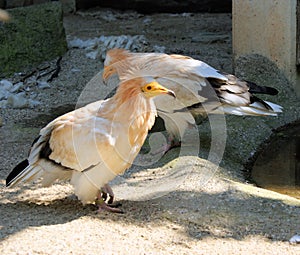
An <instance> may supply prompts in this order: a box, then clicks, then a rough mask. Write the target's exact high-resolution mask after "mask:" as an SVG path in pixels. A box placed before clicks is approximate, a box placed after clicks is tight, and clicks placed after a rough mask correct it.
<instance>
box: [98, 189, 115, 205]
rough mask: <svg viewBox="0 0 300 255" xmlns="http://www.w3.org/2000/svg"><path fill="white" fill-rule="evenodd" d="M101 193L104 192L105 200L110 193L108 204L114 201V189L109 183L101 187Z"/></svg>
mask: <svg viewBox="0 0 300 255" xmlns="http://www.w3.org/2000/svg"><path fill="white" fill-rule="evenodd" d="M101 193H102V198H103V200H104V201H106V199H107V194H108V195H109V199H108V201H107V203H108V204H112V203H113V201H114V196H115V195H114V192H113V190H112V188H111V187H110V186H109V185H108V184H105V185H104V186H103V187H102V189H101Z"/></svg>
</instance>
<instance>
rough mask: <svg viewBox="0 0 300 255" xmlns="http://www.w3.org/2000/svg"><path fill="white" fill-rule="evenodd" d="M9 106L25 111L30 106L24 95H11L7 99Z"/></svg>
mask: <svg viewBox="0 0 300 255" xmlns="http://www.w3.org/2000/svg"><path fill="white" fill-rule="evenodd" d="M7 106H9V107H11V108H16V109H23V108H26V107H28V106H29V103H28V100H27V99H26V98H25V97H24V95H23V93H19V94H16V95H14V94H11V95H10V96H8V98H7Z"/></svg>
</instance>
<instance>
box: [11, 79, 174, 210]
mask: <svg viewBox="0 0 300 255" xmlns="http://www.w3.org/2000/svg"><path fill="white" fill-rule="evenodd" d="M160 94H170V95H172V96H174V93H173V92H172V91H170V90H167V89H165V88H164V87H162V86H160V85H159V84H158V83H157V82H156V81H155V80H153V79H152V78H135V79H131V80H127V81H122V83H121V84H120V86H119V87H118V90H117V92H116V94H115V95H114V96H113V97H112V98H109V99H107V100H104V101H103V100H102V101H97V102H94V103H91V104H89V105H87V106H85V107H82V108H79V109H77V110H75V111H72V112H69V113H67V114H65V115H62V116H60V117H58V118H56V119H55V120H53V121H52V122H50V123H49V124H48V125H47V126H46V127H44V128H43V129H42V130H41V131H40V134H39V137H38V138H37V139H36V140H35V142H34V143H33V145H32V148H31V150H30V154H29V156H28V160H25V161H23V162H21V163H20V164H19V165H18V166H16V168H15V169H14V170H13V171H12V172H11V173H10V175H9V176H8V177H7V179H6V182H7V186H11V187H12V186H14V185H16V184H18V183H19V182H27V181H31V180H35V179H38V178H39V177H41V178H42V184H43V185H44V186H48V185H51V184H52V183H53V182H54V181H55V180H57V179H62V180H66V179H70V180H71V184H72V185H73V186H74V189H75V194H76V195H77V196H78V198H79V199H80V200H81V201H82V202H83V203H84V204H85V203H93V202H95V200H96V199H97V198H98V200H100V206H102V209H103V208H104V209H106V210H109V211H114V209H115V208H114V209H113V208H110V207H108V205H106V204H105V203H102V202H103V200H102V198H101V196H100V193H101V189H102V188H104V187H105V186H106V185H107V183H108V182H109V181H110V180H112V179H113V178H114V177H115V176H116V175H118V174H120V173H123V172H124V171H125V170H126V169H127V168H128V167H130V165H131V164H132V162H133V160H134V158H135V157H136V156H137V154H138V153H139V151H140V148H141V146H142V145H143V143H144V140H145V138H146V136H147V133H148V130H149V129H150V128H151V127H152V125H153V124H154V121H155V116H156V108H155V105H154V103H153V100H152V97H154V96H157V95H160ZM110 195H113V194H110ZM117 212H120V211H117Z"/></svg>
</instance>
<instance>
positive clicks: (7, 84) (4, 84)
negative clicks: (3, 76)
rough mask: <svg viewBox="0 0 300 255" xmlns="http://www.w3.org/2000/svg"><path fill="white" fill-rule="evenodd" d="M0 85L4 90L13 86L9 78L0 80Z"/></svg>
mask: <svg viewBox="0 0 300 255" xmlns="http://www.w3.org/2000/svg"><path fill="white" fill-rule="evenodd" d="M0 85H1V88H2V89H5V90H10V89H11V88H12V87H13V84H12V82H10V81H9V80H1V81H0Z"/></svg>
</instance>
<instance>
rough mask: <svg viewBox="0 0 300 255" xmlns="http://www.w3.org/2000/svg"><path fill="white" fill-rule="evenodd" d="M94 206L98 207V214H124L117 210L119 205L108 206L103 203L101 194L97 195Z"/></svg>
mask: <svg viewBox="0 0 300 255" xmlns="http://www.w3.org/2000/svg"><path fill="white" fill-rule="evenodd" d="M96 205H97V206H98V212H99V213H100V212H102V211H106V212H111V213H124V212H123V210H121V209H119V208H117V207H118V206H120V205H121V204H116V205H108V204H106V203H105V201H104V200H103V198H102V194H101V193H99V195H98V197H97V200H96Z"/></svg>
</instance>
